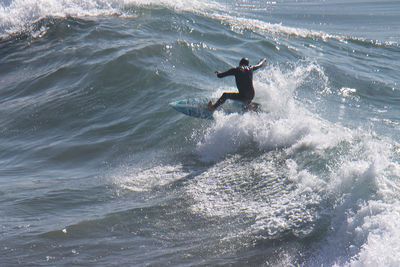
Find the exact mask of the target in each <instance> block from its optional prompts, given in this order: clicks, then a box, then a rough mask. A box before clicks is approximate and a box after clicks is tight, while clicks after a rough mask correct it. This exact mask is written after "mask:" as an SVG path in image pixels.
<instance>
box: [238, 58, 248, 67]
mask: <svg viewBox="0 0 400 267" xmlns="http://www.w3.org/2000/svg"><path fill="white" fill-rule="evenodd" d="M248 65H249V59H248V58H247V57H244V58H242V59H241V60H240V62H239V66H248Z"/></svg>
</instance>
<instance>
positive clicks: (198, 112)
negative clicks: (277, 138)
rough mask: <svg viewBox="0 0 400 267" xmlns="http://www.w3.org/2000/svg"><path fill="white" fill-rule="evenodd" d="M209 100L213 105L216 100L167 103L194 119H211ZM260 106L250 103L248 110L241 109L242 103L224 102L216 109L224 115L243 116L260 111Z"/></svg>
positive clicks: (183, 100) (199, 99)
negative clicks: (249, 112)
mask: <svg viewBox="0 0 400 267" xmlns="http://www.w3.org/2000/svg"><path fill="white" fill-rule="evenodd" d="M210 100H211V101H212V102H213V103H215V102H216V101H217V100H218V99H217V98H209V97H196V98H187V99H182V100H178V101H174V102H171V103H169V105H170V106H171V107H172V108H174V109H175V110H177V111H179V112H181V113H183V114H185V115H188V116H191V117H195V118H201V119H213V112H212V111H211V110H210V109H209V108H208V102H210ZM260 110H261V104H259V103H254V102H252V103H251V104H250V107H249V108H248V109H245V108H244V107H243V103H242V102H240V101H235V100H230V99H228V100H226V102H225V103H224V104H223V105H221V106H219V107H218V108H217V111H222V112H224V113H225V114H231V113H239V114H243V113H244V112H247V111H256V112H257V111H260Z"/></svg>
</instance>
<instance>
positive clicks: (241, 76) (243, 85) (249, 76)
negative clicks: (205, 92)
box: [208, 58, 266, 111]
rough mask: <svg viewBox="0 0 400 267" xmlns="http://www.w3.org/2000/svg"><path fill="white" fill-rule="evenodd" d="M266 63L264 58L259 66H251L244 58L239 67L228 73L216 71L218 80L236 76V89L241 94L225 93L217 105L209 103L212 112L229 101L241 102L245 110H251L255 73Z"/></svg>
mask: <svg viewBox="0 0 400 267" xmlns="http://www.w3.org/2000/svg"><path fill="white" fill-rule="evenodd" d="M265 61H266V59H265V58H262V59H261V60H260V62H259V63H258V64H257V65H255V66H249V60H248V59H247V58H242V59H241V60H240V63H239V66H238V67H236V68H232V69H230V70H228V71H226V72H219V71H216V72H215V73H216V74H217V76H218V78H223V77H225V76H229V75H234V76H235V79H236V87H237V88H238V90H239V93H223V94H222V96H221V97H220V98H219V99H218V101H217V102H216V103H215V104H213V103H212V102H211V101H210V102H209V103H208V107H209V108H210V110H212V111H214V110H215V109H217V108H218V107H219V106H220V105H222V104H223V103H224V102H225V101H226V100H227V99H233V100H238V101H241V102H243V104H244V109H249V105H250V103H251V100H253V98H254V87H253V71H255V70H257V69H259V68H261V66H262V65H263V64H264V63H265Z"/></svg>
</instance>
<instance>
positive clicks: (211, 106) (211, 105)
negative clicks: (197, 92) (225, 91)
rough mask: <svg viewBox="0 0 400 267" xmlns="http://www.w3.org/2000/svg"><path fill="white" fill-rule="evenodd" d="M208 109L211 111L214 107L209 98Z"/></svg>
mask: <svg viewBox="0 0 400 267" xmlns="http://www.w3.org/2000/svg"><path fill="white" fill-rule="evenodd" d="M208 109H209V110H211V111H214V110H215V107H214V105H213V103H212V102H211V100H210V102H208Z"/></svg>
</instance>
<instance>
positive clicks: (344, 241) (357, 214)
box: [188, 63, 400, 266]
mask: <svg viewBox="0 0 400 267" xmlns="http://www.w3.org/2000/svg"><path fill="white" fill-rule="evenodd" d="M312 65H313V64H311V63H310V64H309V65H301V66H298V67H295V68H292V69H291V70H288V71H282V70H281V69H280V68H279V67H273V66H269V67H268V68H266V69H265V70H264V71H263V72H262V73H261V74H260V75H255V79H256V90H258V91H257V92H258V96H260V91H261V95H262V96H263V97H262V98H259V99H266V101H265V102H263V104H264V105H267V104H269V103H271V104H270V105H267V106H268V107H270V109H269V113H260V114H252V113H247V114H244V115H238V114H231V115H224V114H221V113H217V114H216V116H215V122H213V123H212V124H211V126H209V127H208V128H206V129H205V130H203V131H200V132H199V133H197V138H199V141H198V144H197V147H196V152H197V153H198V155H199V157H200V158H201V159H203V160H205V161H216V164H215V165H214V166H213V167H211V168H210V169H209V170H207V172H205V173H203V174H202V175H200V176H198V177H196V179H194V180H193V181H191V183H192V184H191V185H190V186H189V188H188V190H189V192H190V195H191V196H193V197H194V199H195V204H193V206H192V207H191V208H192V210H193V212H195V213H200V214H204V215H205V216H221V217H227V216H233V217H235V216H239V217H243V218H255V219H254V223H253V224H251V226H249V227H248V228H246V229H242V230H240V231H237V232H236V233H235V235H232V236H228V237H227V238H236V237H237V235H244V236H246V235H249V233H252V234H255V235H256V236H258V237H259V238H275V237H276V236H279V235H280V234H282V233H284V232H285V231H291V232H292V233H293V234H294V235H296V236H300V237H301V236H307V235H309V234H310V233H312V232H313V231H314V230H315V229H314V227H315V225H317V224H319V223H320V220H327V221H329V222H330V225H329V227H328V229H327V233H326V237H325V238H324V240H323V241H322V242H321V243H317V244H315V247H314V248H313V249H312V253H311V254H312V255H313V256H312V257H311V258H310V260H309V263H310V265H327V266H332V265H335V264H336V265H338V266H344V265H345V266H398V265H399V257H398V255H400V245H399V244H398V240H399V238H400V230H399V229H400V227H399V226H400V225H399V221H400V202H399V198H400V164H399V162H398V160H397V159H398V157H399V154H400V153H399V149H398V147H399V145H398V144H397V143H396V142H394V141H393V140H390V139H388V138H385V137H382V136H378V135H376V134H375V133H373V132H370V131H369V130H368V129H361V128H360V129H349V128H346V127H344V126H342V125H340V124H337V123H332V122H329V121H327V120H324V119H323V118H321V117H319V116H318V115H316V114H313V113H312V112H310V111H309V110H308V109H307V105H305V104H303V103H302V102H301V101H298V100H297V96H296V88H297V87H298V86H299V85H300V84H303V82H307V78H306V77H307V76H308V75H309V74H310V72H312V71H315V70H316V69H318V67H315V66H314V67H312ZM320 78H321V82H322V84H323V83H324V82H325V77H324V76H323V75H321V76H320ZM226 89H227V88H223V90H226ZM219 92H221V91H219ZM352 93H354V89H349V88H344V89H343V90H341V91H340V95H339V97H351V94H352ZM274 103H279V104H275V105H274ZM248 147H251V149H250V150H253V151H254V152H255V154H256V155H259V156H256V155H255V156H254V157H251V156H249V154H248V153H249V152H248V151H247V152H246V153H245V154H243V153H242V151H246V149H247V148H248ZM257 150H261V151H264V153H259V152H257ZM242 155H243V156H242ZM249 158H250V159H251V160H250V161H249V160H248V159H249Z"/></svg>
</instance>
